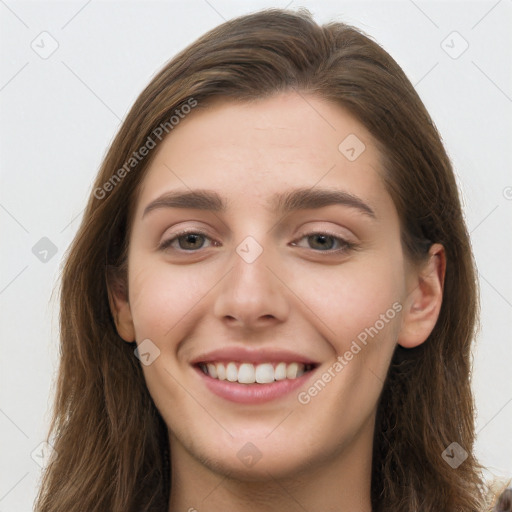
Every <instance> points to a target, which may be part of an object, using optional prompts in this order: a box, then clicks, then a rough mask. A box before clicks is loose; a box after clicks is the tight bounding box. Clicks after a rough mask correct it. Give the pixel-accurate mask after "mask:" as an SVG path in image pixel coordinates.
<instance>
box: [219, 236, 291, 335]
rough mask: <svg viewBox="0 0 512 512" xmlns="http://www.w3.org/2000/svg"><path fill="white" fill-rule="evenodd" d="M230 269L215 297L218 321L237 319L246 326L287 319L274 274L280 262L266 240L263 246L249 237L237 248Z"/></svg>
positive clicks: (281, 292)
mask: <svg viewBox="0 0 512 512" xmlns="http://www.w3.org/2000/svg"><path fill="white" fill-rule="evenodd" d="M259 238H260V240H262V239H263V236H260V237H259ZM262 241H263V240H262ZM229 266H230V268H231V271H230V272H228V274H227V275H226V277H225V279H223V282H222V286H221V287H220V288H219V292H218V295H217V297H216V303H215V314H216V316H217V317H218V318H220V319H222V318H224V319H225V318H230V319H236V320H237V322H238V323H239V324H240V325H243V326H245V327H250V326H254V325H256V324H259V323H261V322H268V321H269V320H273V321H275V320H276V319H277V320H280V321H282V320H283V319H284V318H285V316H286V313H287V304H286V299H285V296H284V294H283V290H282V289H281V287H282V285H281V284H280V283H279V280H278V279H277V278H276V276H275V275H274V272H276V270H275V269H274V268H277V267H279V263H278V262H277V261H276V254H275V251H274V249H273V248H272V247H270V246H269V242H268V240H267V239H265V242H263V243H260V241H258V240H257V239H256V237H255V236H252V235H248V236H246V237H245V238H244V239H243V240H242V241H241V242H240V243H239V244H238V245H237V246H236V247H235V250H234V252H233V254H232V258H231V259H230V262H229ZM271 269H272V270H271Z"/></svg>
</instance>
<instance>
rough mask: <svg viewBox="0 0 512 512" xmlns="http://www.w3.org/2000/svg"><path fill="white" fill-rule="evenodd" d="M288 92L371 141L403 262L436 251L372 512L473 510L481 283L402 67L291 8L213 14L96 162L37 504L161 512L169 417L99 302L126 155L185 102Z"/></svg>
mask: <svg viewBox="0 0 512 512" xmlns="http://www.w3.org/2000/svg"><path fill="white" fill-rule="evenodd" d="M292 90H293V91H297V92H299V93H301V94H302V93H311V94H315V95H317V96H318V97H321V98H323V99H326V100H329V101H334V102H337V103H338V104H340V105H342V106H343V107H345V108H346V109H348V111H349V112H350V113H351V114H352V115H353V116H354V117H355V118H356V119H358V120H359V121H360V122H362V123H363V124H364V126H365V127H366V128H367V129H368V130H369V131H370V132H371V134H372V135H373V136H374V138H375V140H376V141H377V143H378V145H379V150H380V153H381V156H382V161H383V168H382V169H381V172H382V175H383V178H384V181H385V185H386V188H387V190H388V191H389V193H390V195H391V197H392V199H393V201H394V204H395V206H396V208H397V211H398V214H399V217H400V222H401V233H402V242H403V247H404V251H405V252H406V254H407V256H408V257H409V258H410V260H411V261H413V262H421V261H422V260H423V259H424V258H425V255H426V249H428V245H429V244H431V243H434V242H439V243H441V244H443V246H444V248H445V251H446V259H447V269H446V278H445V283H444V298H443V303H442V307H441V311H440V315H439V318H438V321H437V323H436V325H435V327H434V329H433V331H432V333H431V335H430V336H429V337H428V339H427V340H426V341H425V343H423V344H421V345H420V346H418V347H417V348H413V349H404V348H402V347H399V346H397V348H396V349H395V352H394V354H393V358H392V362H391V365H390V368H389V372H388V376H387V380H386V381H385V383H384V387H383V391H382V394H381V396H380V399H379V403H378V410H377V419H376V426H375V435H374V442H373V446H374V449H373V463H372V464H373V469H372V482H371V499H372V505H373V510H374V511H376V512H385V511H389V512H391V511H393V512H411V511H422V512H423V511H429V512H439V511H445V510H450V511H460V512H480V511H481V510H483V506H484V498H483V496H484V492H483V489H484V481H483V478H482V475H481V468H480V466H479V465H478V463H477V461H476V460H475V458H474V455H473V444H474V440H475V427H474V413H475V411H474V402H473V396H472V392H471V386H470V384H471V383H470V372H471V353H470V349H471V343H472V339H473V337H474V334H475V327H476V320H477V315H478V299H477V297H478V290H477V282H476V274H475V265H474V259H473V255H472V251H471V246H470V240H469V235H468V232H467V229H466V226H465V223H464V219H463V214H462V209H461V204H460V200H459V195H458V190H457V186H456V181H455V178H454V173H453V170H452V166H451V163H450V160H449V158H448V156H447V154H446V152H445V149H444V147H443V144H442V142H441V138H440V135H439V133H438V132H437V130H436V128H435V126H434V123H433V122H432V120H431V118H430V116H429V114H428V113H427V111H426V109H425V107H424V105H423V103H422V102H421V100H420V98H419V96H418V94H417V93H416V91H415V90H414V88H413V86H412V85H411V83H410V81H409V80H408V79H407V77H406V76H405V74H404V72H403V71H402V69H401V68H400V66H399V65H398V64H397V63H396V62H395V61H394V60H393V59H392V57H390V56H389V55H388V54H387V53H386V52H385V51H384V50H383V49H382V48H381V47H380V46H379V45H378V44H377V43H376V42H374V41H373V40H372V39H371V38H370V37H368V36H366V35H365V34H364V33H362V32H361V31H360V30H358V29H356V28H354V27H351V26H349V25H346V24H344V23H340V22H331V23H328V24H325V25H323V26H320V25H318V24H317V23H316V22H315V21H313V19H312V16H311V14H310V13H309V12H308V11H307V10H304V9H301V10H299V11H297V12H293V11H287V10H280V9H267V10H264V11H260V12H256V13H253V14H249V15H245V16H241V17H238V18H235V19H233V20H230V21H227V22H226V23H223V24H222V25H220V26H218V27H217V28H215V29H213V30H211V31H209V32H208V33H207V34H205V35H204V36H202V37H201V38H199V39H198V40H197V41H195V42H194V43H193V44H191V45H190V46H188V47H187V48H185V49H184V50H183V51H181V52H180V53H179V54H178V55H177V56H176V57H174V58H173V59H172V60H171V61H170V62H169V63H167V64H166V65H165V66H164V68H163V69H162V70H161V71H160V72H159V73H158V74H157V75H156V76H155V77H154V79H153V80H151V82H150V84H149V85H148V86H147V87H146V88H145V90H144V91H143V92H142V93H141V94H140V96H139V97H138V99H137V100H136V102H135V104H134V105H133V107H132V108H131V110H130V112H129V113H128V115H127V117H126V119H125V121H124V122H123V124H122V126H121V128H120V129H119V132H118V133H117V135H116V137H115V139H114V141H113V142H112V144H111V146H110V149H109V150H108V152H107V154H106V156H105V159H104V161H103V164H102V166H101V169H100V171H99V173H98V176H97V178H96V180H95V184H94V190H93V192H92V193H91V196H90V198H89V201H88V204H87V207H86V210H85V213H84V215H83V219H82V222H81V225H80V228H79V230H78V233H77V234H76V237H75V239H74V241H73V243H72V244H71V246H70V248H69V250H68V253H67V255H66V261H65V264H64V267H63V271H62V281H61V308H60V327H61V333H60V336H61V340H60V352H61V355H60V367H59V373H58V379H57V385H56V396H55V403H54V408H53V416H52V421H51V425H50V430H49V442H50V443H52V444H53V446H54V448H55V456H54V457H53V458H51V459H50V462H49V464H48V466H47V468H46V470H45V472H44V474H43V479H42V484H41V487H40V491H39V495H38V498H37V509H36V510H37V512H57V511H59V512H61V511H63V510H65V511H66V512H75V511H76V512H79V511H80V512H82V511H83V510H87V511H96V510H97V511H100V510H101V511H105V510H109V511H123V512H126V511H137V512H140V511H150V510H154V511H166V510H167V506H168V500H169V496H170V492H171V490H170V488H169V486H170V475H169V467H168V464H169V447H168V440H167V429H166V425H165V423H164V422H163V419H162V417H161V416H160V414H159V412H158V410H157V409H156V407H155V405H154V403H153V401H152V398H151V397H150V395H149V392H148V390H147V387H146V384H145V381H144V377H143V374H142V370H141V367H140V363H139V361H138V360H137V359H136V357H135V356H134V350H133V349H134V346H133V345H130V344H128V343H126V342H125V341H123V340H122V339H121V338H120V336H119V335H118V333H117V331H116V328H115V323H114V320H113V317H112V312H111V309H110V307H109V290H111V287H112V286H114V285H113V283H118V284H117V285H119V286H126V281H125V278H126V275H125V274H126V253H127V246H128V242H129V241H128V233H129V227H130V223H131V217H130V215H131V214H130V212H131V211H132V210H133V205H134V202H135V200H136V196H137V192H138V190H139V184H140V183H141V180H142V179H143V177H144V174H145V171H146V170H147V168H148V165H149V163H150V162H151V159H152V155H154V154H155V150H153V149H152V150H151V151H149V152H148V154H147V156H145V157H144V158H140V159H139V158H137V159H136V162H134V161H133V158H134V157H133V155H134V152H137V151H138V150H139V148H141V147H143V146H145V145H146V146H147V141H148V137H151V138H152V139H154V138H155V137H154V134H155V133H156V132H155V130H156V129H158V127H162V126H163V127H165V134H167V133H168V134H169V135H168V136H170V137H172V129H174V126H172V123H171V122H169V119H171V117H172V116H177V114H179V113H183V112H186V111H190V110H191V107H190V105H194V104H196V105H197V106H198V108H201V106H202V105H207V104H208V102H209V101H210V100H213V99H215V98H220V97H222V98H225V99H228V100H232V101H250V100H253V99H259V98H264V97H268V96H270V95H273V94H275V93H279V92H285V91H292ZM194 102H196V103H194ZM185 105H189V107H190V108H188V110H187V109H185ZM190 115H192V116H193V115H194V113H193V112H192V113H190ZM152 134H153V135H152ZM123 170H124V171H123ZM113 276H114V277H113ZM123 280H124V281H123ZM123 282H124V283H125V284H123ZM119 283H121V284H119ZM452 443H457V444H458V445H459V446H460V449H461V450H463V451H462V452H461V451H460V449H459V448H457V450H459V451H457V452H456V453H457V454H458V457H459V458H460V455H461V454H466V455H467V458H466V459H465V460H464V461H463V462H462V463H461V464H460V465H458V467H456V468H455V467H453V466H454V465H453V464H449V463H448V462H447V461H448V460H449V459H448V458H447V457H446V453H448V454H449V456H451V457H453V453H454V452H453V451H451V452H450V449H449V447H450V445H452ZM453 446H454V445H452V448H451V450H453ZM447 449H448V452H446V451H445V450H447ZM443 454H444V456H443ZM462 458H463V457H462Z"/></svg>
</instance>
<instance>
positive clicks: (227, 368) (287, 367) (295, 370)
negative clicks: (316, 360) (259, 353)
mask: <svg viewBox="0 0 512 512" xmlns="http://www.w3.org/2000/svg"><path fill="white" fill-rule="evenodd" d="M313 367H314V365H312V364H304V363H297V362H292V363H285V362H279V363H261V364H256V365H255V364H252V363H239V362H234V361H233V362H228V363H223V362H209V363H200V364H199V368H200V369H201V371H202V372H203V373H204V374H205V375H208V376H209V377H211V378H212V379H217V380H227V381H229V382H238V383H239V384H255V383H257V384H270V383H272V382H276V381H281V380H286V379H290V380H293V379H297V378H299V377H302V375H304V374H305V373H307V372H309V371H311V370H312V369H313Z"/></svg>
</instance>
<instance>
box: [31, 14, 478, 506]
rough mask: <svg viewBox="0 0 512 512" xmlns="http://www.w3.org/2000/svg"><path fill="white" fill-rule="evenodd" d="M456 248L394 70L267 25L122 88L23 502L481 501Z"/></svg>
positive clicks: (450, 204) (449, 191)
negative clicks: (52, 394) (40, 445)
mask: <svg viewBox="0 0 512 512" xmlns="http://www.w3.org/2000/svg"><path fill="white" fill-rule="evenodd" d="M476 315H477V292H476V279H475V268H474V262H473V257H472V253H471V249H470V243H469V237H468V233H467V230H466V227H465V225H464V221H463V216H462V211H461V206H460V202H459V197H458V192H457V188H456V182H455V179H454V174H453V171H452V168H451V164H450V161H449V159H448V157H447V154H446V152H445V150H444V148H443V145H442V143H441V141H440V137H439V134H438V133H437V131H436V128H435V127H434V124H433V122H432V120H431V119H430V117H429V115H428V113H427V111H426V110H425V107H424V106H423V104H422V102H421V100H420V99H419V97H418V95H417V94H416V92H415V91H414V88H413V87H412V85H411V84H410V82H409V80H408V79H407V78H406V77H405V75H404V73H403V72H402V70H401V69H400V67H399V66H398V65H397V63H396V62H395V61H394V60H393V59H392V58H391V57H390V56H389V55H388V54H387V53H386V52H385V51H384V50H383V49H382V48H380V47H379V46H378V45H377V44H376V43H375V42H373V41H372V40H370V39H369V38H368V37H366V36H365V35H364V34H362V33H361V32H359V31H358V30H356V29H354V28H352V27H350V26H347V25H344V24H342V23H330V24H327V25H325V26H322V27H321V26H319V25H317V24H316V23H315V22H314V21H313V20H312V18H311V16H310V15H309V13H308V12H307V11H300V12H299V13H294V12H290V11H285V10H277V9H272V10H267V11H262V12H260V13H255V14H251V15H247V16H242V17H240V18H238V19H235V20H231V21H228V22H226V23H224V24H223V25H221V26H219V27H217V28H216V29H214V30H212V31H210V32H209V33H207V34H206V35H205V36H203V37H202V38H200V39H199V40H198V41H196V42H195V43H194V44H192V45H191V46H189V47H188V48H186V49H185V50H184V51H182V52H181V53H180V54H179V55H177V56H176V57H175V58H174V59H173V60H172V61H171V62H170V63H169V64H168V65H166V66H165V67H164V69H163V70H162V71H161V72H160V73H159V74H158V75H157V76H156V77H155V78H154V79H153V80H152V81H151V83H150V84H149V85H148V87H147V88H146V89H145V90H144V91H143V92H142V94H141V95H140V96H139V98H138V99H137V101H136V102H135V105H134V106H133V108H132V109H131V111H130V113H129V114H128V116H127V118H126V120H125V122H124V123H123V125H122V127H121V128H120V131H119V133H118V134H117V136H116V138H115V140H114V142H113V144H112V146H111V148H110V150H109V152H108V154H107V155H106V158H105V161H104V162H103V165H102V167H101V170H100V172H99V174H98V177H97V179H96V182H95V185H94V191H93V194H92V195H91V198H90V200H89V203H88V206H87V209H86V211H85V214H84V218H83V221H82V225H81V227H80V229H79V232H78V234H77V236H76V238H75V240H74V242H73V244H72V245H71V247H70V250H69V254H68V257H67V261H66V265H65V268H64V272H63V278H62V296H61V331H62V335H61V336H62V339H61V351H62V355H61V366H60V372H59V381H58V390H57V398H56V404H55V413H54V418H53V423H52V426H51V434H52V435H53V441H52V443H53V445H54V447H55V451H56V453H57V454H58V455H57V456H56V457H55V458H54V459H53V460H52V461H51V463H50V464H49V466H48V468H47V471H46V473H45V475H44V479H43V483H42V486H41V490H40V495H39V497H38V503H37V510H38V511H40V512H46V511H57V510H59V511H60V510H66V511H74V510H77V511H78V510H102V511H103V510H114V511H118V510H119V511H121V510H122V511H127V510H133V511H141V510H144V511H146V510H148V511H149V510H155V511H156V510H158V511H166V510H169V511H172V512H175V511H178V510H198V511H203V510H208V511H217V510H239V511H253V510H280V511H283V510H284V511H288V510H290V511H292V510H357V511H361V512H363V511H370V510H374V511H395V512H396V511H404V512H405V511H407V512H410V511H413V510H415V511H436V512H438V511H440V510H443V511H445V510H446V511H448V510H449V511H464V512H466V511H467V512H469V511H481V510H485V507H486V504H485V499H484V495H485V488H484V483H483V480H482V479H481V474H480V468H479V466H478V463H477V461H476V460H475V458H474V455H473V443H474V438H475V431H474V422H473V413H474V409H473V407H474V406H473V398H472V394H471V388H470V348H471V342H472V337H473V334H474V325H475V321H476Z"/></svg>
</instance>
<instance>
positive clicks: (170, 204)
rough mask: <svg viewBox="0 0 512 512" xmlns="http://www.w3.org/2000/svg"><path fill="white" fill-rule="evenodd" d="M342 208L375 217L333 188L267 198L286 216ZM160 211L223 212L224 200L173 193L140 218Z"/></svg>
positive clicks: (202, 193)
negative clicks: (305, 211) (300, 212)
mask: <svg viewBox="0 0 512 512" xmlns="http://www.w3.org/2000/svg"><path fill="white" fill-rule="evenodd" d="M331 205H342V206H348V207H350V208H354V209H356V210H359V211H360V212H361V213H363V214H365V215H367V216H369V217H371V218H372V219H375V218H376V215H375V212H374V210H373V209H372V208H371V207H370V206H369V205H368V204H367V203H365V202H364V201H363V200H362V199H361V198H359V197H357V196H355V195H353V194H350V193H349V192H345V191H343V190H336V189H330V188H329V189H321V188H297V189H292V190H288V191H286V192H284V193H283V192H281V193H276V194H274V195H273V196H272V197H271V199H270V208H271V210H273V211H274V212H276V213H279V214H287V213H291V212H294V211H298V210H308V209H318V208H323V207H325V206H331ZM160 208H190V209H195V210H206V211H212V212H219V213H222V212H226V210H227V203H226V201H225V200H224V199H223V198H222V197H221V196H220V195H219V194H218V193H217V192H215V191H213V190H207V189H197V190H189V191H180V190H173V191H170V192H166V193H165V194H163V195H161V196H160V197H158V198H157V199H155V200H154V201H152V202H151V203H149V204H148V205H147V206H146V208H145V209H144V213H143V214H142V217H144V216H145V215H147V214H148V213H149V212H151V211H153V210H157V209H160Z"/></svg>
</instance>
